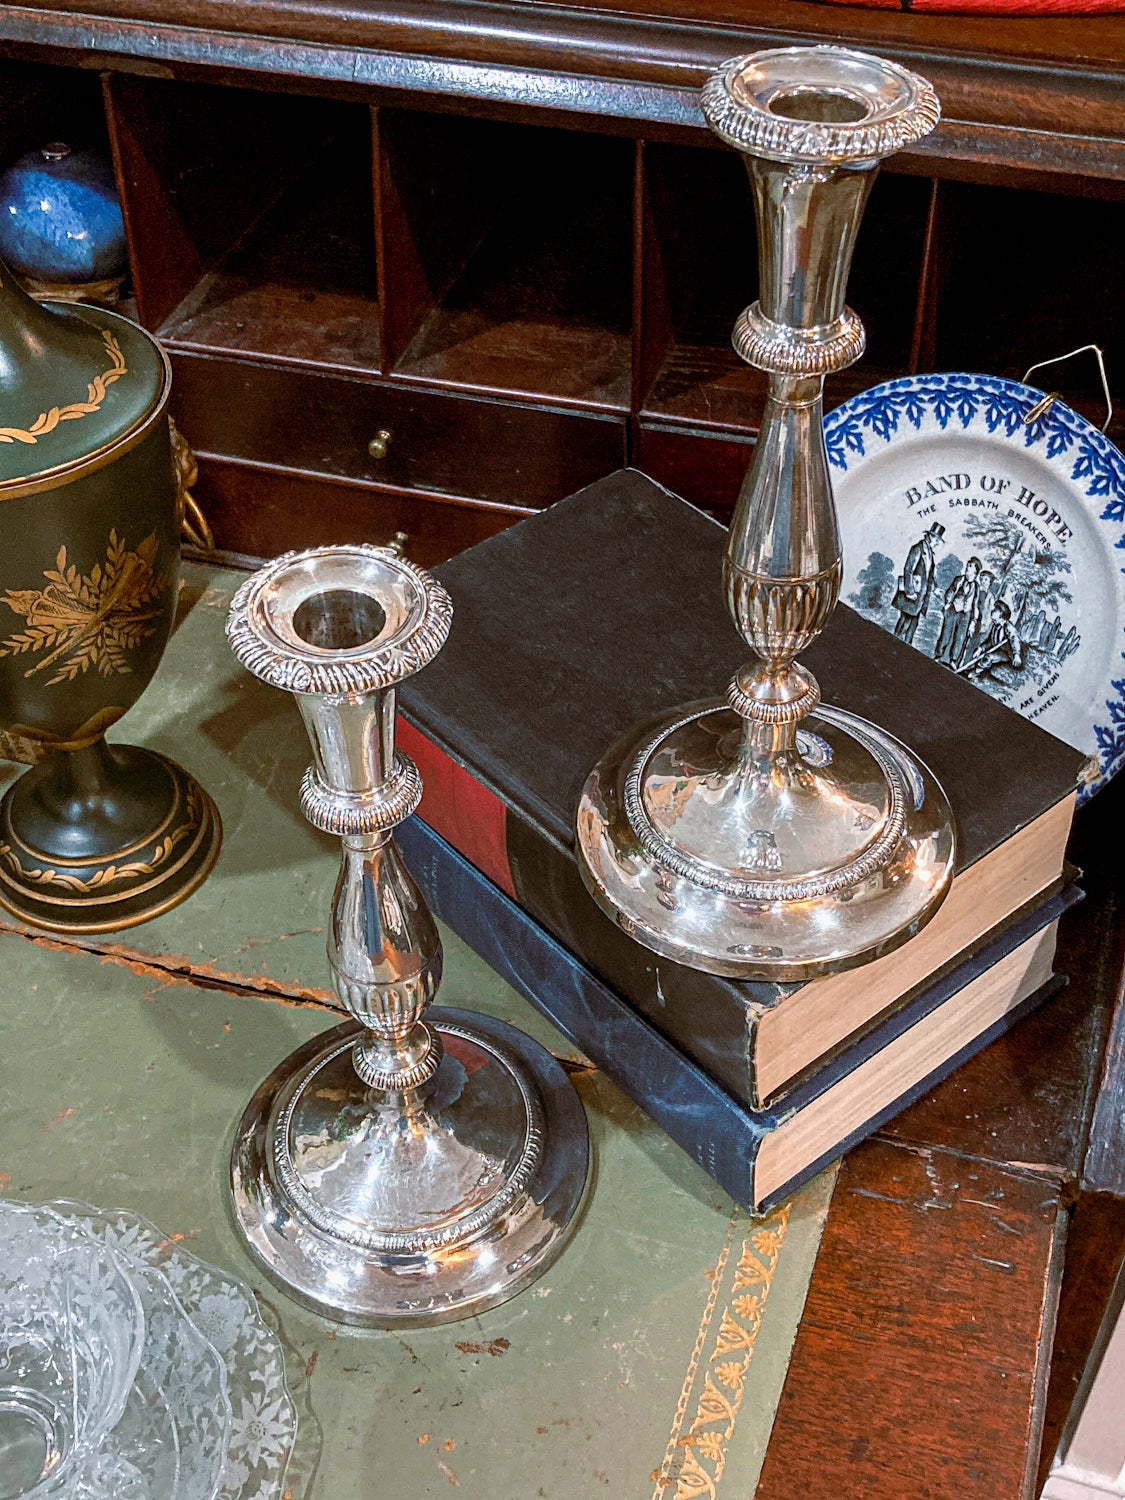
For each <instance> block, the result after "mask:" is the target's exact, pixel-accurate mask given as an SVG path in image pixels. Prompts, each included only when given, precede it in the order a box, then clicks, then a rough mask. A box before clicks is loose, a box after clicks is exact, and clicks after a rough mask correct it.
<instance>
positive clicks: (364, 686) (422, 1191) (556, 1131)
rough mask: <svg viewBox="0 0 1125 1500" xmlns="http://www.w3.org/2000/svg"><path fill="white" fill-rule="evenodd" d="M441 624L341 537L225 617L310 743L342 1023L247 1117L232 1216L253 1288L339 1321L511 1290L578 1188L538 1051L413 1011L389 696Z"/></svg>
mask: <svg viewBox="0 0 1125 1500" xmlns="http://www.w3.org/2000/svg"><path fill="white" fill-rule="evenodd" d="M451 615H452V606H451V604H450V601H449V596H448V595H447V594H446V592H445V590H444V589H443V588H442V587H441V585H440V584H439V583H438V582H437V581H436V580H435V579H433V578H431V577H430V576H429V574H427V573H424V572H423V571H422V570H421V569H420V568H416V567H414V566H412V565H411V564H410V563H408V562H405V561H404V560H403V559H401V558H400V557H398V556H396V554H395V553H394V552H392V551H390V550H389V549H383V548H377V547H368V546H352V547H322V548H317V549H315V550H313V551H310V552H303V553H289V554H288V555H287V556H285V557H280V558H278V559H277V560H276V561H275V562H272V563H270V564H269V565H268V566H267V567H265V568H263V569H261V571H260V572H258V573H255V574H254V575H253V577H252V578H250V579H248V580H247V582H246V583H244V584H243V585H242V587H241V588H240V589H239V590H238V592H237V594H236V595H235V597H234V600H233V602H232V604H231V609H230V617H229V619H228V622H227V634H228V636H229V638H230V642H231V646H232V648H233V650H234V653H235V655H236V656H237V657H238V659H239V660H240V661H241V662H242V664H243V665H244V666H245V667H248V668H249V670H250V671H251V672H253V673H254V674H255V676H257V677H260V678H261V679H262V680H263V681H264V682H267V683H270V684H272V685H273V686H274V687H280V688H285V689H288V691H290V692H292V693H293V694H294V695H295V697H296V699H297V704H298V706H299V708H300V710H301V715H302V717H303V719H304V722H305V728H306V729H307V731H308V734H309V739H310V740H311V742H312V751H313V764H312V765H311V766H310V767H309V769H308V771H307V772H306V774H305V779H304V782H303V783H302V786H301V807H302V810H303V812H304V814H305V816H306V817H307V818H308V819H309V821H310V822H311V823H313V824H315V826H316V827H317V828H321V829H324V830H325V831H326V832H329V833H333V834H338V835H339V836H340V838H341V840H342V843H343V859H342V862H341V866H340V876H339V880H338V881H337V885H336V895H335V899H334V901H333V906H332V918H331V925H330V928H329V938H328V964H329V968H330V970H331V974H332V982H333V985H334V986H335V989H336V993H337V994H338V995H339V997H340V1000H341V1002H342V1003H343V1005H344V1007H345V1008H346V1009H347V1010H348V1011H349V1012H350V1014H351V1015H352V1016H353V1017H354V1019H353V1020H352V1021H349V1022H346V1023H344V1024H343V1025H342V1026H337V1027H335V1028H334V1029H333V1030H331V1031H328V1032H326V1033H325V1034H324V1035H322V1036H319V1037H316V1038H314V1040H312V1041H311V1042H308V1043H306V1044H305V1046H303V1047H301V1048H299V1049H298V1050H297V1051H296V1052H294V1053H293V1054H292V1055H291V1056H290V1057H287V1058H286V1059H285V1061H284V1062H283V1063H281V1065H280V1066H279V1067H278V1068H277V1069H275V1071H274V1072H273V1073H272V1074H271V1075H270V1077H269V1078H267V1079H266V1080H265V1082H264V1083H263V1084H262V1085H261V1087H260V1088H259V1089H258V1091H257V1093H256V1094H255V1095H254V1098H253V1099H252V1100H251V1102H250V1104H249V1105H248V1106H247V1109H246V1112H245V1114H244V1115H243V1118H242V1122H241V1124H240V1125H239V1128H238V1133H237V1136H236V1139H235V1144H234V1150H233V1153H232V1158H231V1180H232V1187H233V1199H234V1212H235V1219H236V1222H237V1225H238V1227H239V1229H240V1230H241V1232H242V1234H243V1235H244V1236H245V1238H246V1241H247V1243H248V1245H249V1248H250V1250H251V1252H252V1253H253V1254H254V1255H255V1256H256V1257H257V1258H258V1260H259V1261H260V1262H261V1264H262V1266H263V1268H264V1270H265V1271H266V1273H267V1274H268V1275H269V1276H270V1277H272V1278H273V1279H274V1280H275V1281H277V1282H278V1283H279V1284H280V1285H282V1286H283V1287H285V1288H286V1289H287V1290H288V1291H289V1292H291V1293H292V1294H293V1295H294V1296H295V1297H296V1298H297V1299H298V1300H299V1301H301V1302H303V1303H305V1304H306V1305H307V1306H309V1307H312V1308H314V1309H315V1310H316V1311H318V1312H321V1313H324V1314H326V1315H327V1316H328V1317H331V1318H336V1319H339V1320H341V1321H343V1322H347V1323H361V1324H368V1325H371V1326H382V1327H387V1326H407V1325H411V1324H423V1323H439V1322H444V1321H447V1320H450V1319H453V1318H462V1317H468V1316H469V1315H470V1314H473V1313H478V1312H481V1311H483V1310H484V1309H485V1308H487V1307H492V1306H494V1305H495V1304H496V1303H498V1302H503V1301H504V1300H505V1299H506V1298H508V1297H511V1296H513V1295H514V1294H515V1293H516V1292H518V1291H519V1290H520V1289H521V1288H522V1287H524V1286H526V1285H527V1284H528V1283H529V1282H531V1281H533V1280H534V1279H535V1278H536V1277H537V1276H539V1275H540V1274H541V1273H542V1272H543V1271H544V1270H546V1268H547V1267H548V1266H549V1265H550V1264H551V1263H552V1261H553V1260H554V1259H555V1257H556V1256H557V1255H558V1254H559V1252H560V1250H561V1249H562V1247H563V1245H564V1244H565V1242H566V1238H567V1235H568V1233H569V1231H570V1229H571V1228H572V1227H573V1225H574V1222H575V1215H576V1213H577V1210H578V1207H579V1204H580V1202H581V1199H582V1194H583V1191H584V1188H585V1183H586V1178H587V1169H588V1164H589V1144H588V1137H587V1130H586V1117H585V1113H584V1111H583V1108H582V1105H581V1102H580V1101H579V1099H578V1096H577V1095H576V1094H575V1092H574V1090H573V1088H572V1087H571V1085H570V1082H569V1081H568V1079H567V1077H566V1075H565V1073H564V1072H563V1070H562V1068H561V1066H560V1065H559V1064H558V1063H557V1062H556V1061H555V1059H554V1058H552V1057H551V1056H550V1054H549V1053H548V1052H546V1051H545V1050H544V1049H543V1048H542V1047H540V1046H539V1045H538V1044H537V1043H535V1042H532V1041H531V1040H530V1039H529V1038H528V1037H525V1036H524V1035H523V1034H522V1033H521V1032H519V1031H517V1030H516V1029H515V1028H514V1027H512V1026H508V1025H506V1024H505V1023H503V1022H500V1021H493V1020H491V1019H490V1018H488V1017H485V1016H480V1015H469V1014H467V1013H465V1012H461V1011H455V1010H442V1011H439V1012H437V1013H436V1014H435V1013H433V1012H429V1011H428V1007H429V1004H430V1001H431V1000H432V999H433V997H434V994H435V992H436V990H437V987H438V982H439V980H440V978H441V967H442V949H441V940H440V938H439V936H438V931H437V928H436V926H435V925H434V921H433V918H432V917H431V915H430V913H429V911H428V910H427V908H426V905H425V902H424V901H423V899H422V896H421V894H420V892H419V890H418V888H417V886H416V885H415V883H414V881H413V880H412V878H411V876H410V874H409V872H408V871H407V869H406V867H405V865H404V864H403V863H402V860H401V857H400V855H399V853H398V850H397V848H396V847H395V842H394V838H393V835H392V831H393V829H394V827H395V825H396V824H398V823H401V822H402V820H403V819H404V818H406V817H408V816H409V815H410V813H411V812H413V810H414V808H415V807H416V806H417V804H418V800H419V798H420V796H421V790H422V788H421V782H420V780H419V777H418V772H417V770H416V769H415V767H414V765H413V763H412V762H411V761H410V760H409V759H408V757H406V756H405V755H403V754H402V753H401V752H400V751H396V749H395V745H394V728H395V685H396V684H397V683H399V682H401V681H402V680H403V679H404V678H406V677H409V676H410V675H411V674H412V673H414V672H416V671H418V670H420V669H421V668H422V667H424V666H425V665H426V663H427V662H428V661H430V660H431V659H432V658H433V657H434V656H435V655H436V654H437V652H438V651H439V650H440V649H441V646H442V644H443V642H444V641H445V638H446V636H447V634H448V632H449V623H450V618H451Z"/></svg>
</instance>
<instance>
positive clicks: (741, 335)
mask: <svg viewBox="0 0 1125 1500" xmlns="http://www.w3.org/2000/svg"><path fill="white" fill-rule="evenodd" d="M702 102H703V111H704V114H705V115H706V117H707V120H708V123H709V124H710V125H711V128H712V129H713V130H714V131H715V132H716V134H718V135H719V136H720V137H721V138H722V139H723V140H724V141H726V142H728V144H730V145H732V146H735V147H736V148H737V149H738V150H740V151H742V152H743V153H744V154H745V156H746V166H747V169H748V171H749V174H750V182H751V185H752V188H753V193H754V206H755V211H756V215H757V224H758V246H759V259H760V272H761V274H760V292H761V294H760V297H759V300H758V301H757V302H755V303H754V304H753V306H752V307H749V308H747V310H746V311H745V312H744V313H743V314H742V315H741V317H740V318H739V319H738V322H737V324H736V327H735V332H734V346H735V349H736V350H737V351H738V353H739V354H740V355H741V356H742V358H743V359H745V360H746V361H747V362H748V363H749V364H752V365H754V366H756V367H757V368H758V369H760V370H764V371H766V372H768V375H769V395H768V398H767V401H766V408H765V415H764V417H763V420H762V426H761V431H760V433H759V436H758V442H757V445H756V447H755V449H754V456H753V460H752V462H751V465H750V470H749V473H748V474H747V477H746V481H745V483H744V485H743V488H742V493H741V495H740V496H739V501H738V508H737V510H736V512H735V516H734V521H733V524H732V526H731V532H730V541H729V544H728V547H727V553H726V558H725V562H724V568H723V576H724V582H725V585H726V596H727V603H728V605H729V608H730V611H731V614H732V616H733V618H734V622H735V625H736V626H737V628H738V630H739V632H740V633H741V635H742V636H743V639H744V640H745V641H746V642H747V644H748V645H749V646H750V647H751V648H752V650H753V651H754V653H755V660H754V661H753V662H752V663H751V664H750V665H748V666H746V667H744V668H743V669H742V670H741V671H740V672H738V673H737V674H736V676H735V678H734V680H733V681H732V682H731V684H730V686H729V688H728V690H727V696H726V700H725V704H723V703H721V702H705V703H695V704H689V705H687V706H686V707H685V708H683V709H681V710H680V711H678V712H677V713H675V714H673V715H671V716H667V715H665V716H664V717H662V718H661V719H659V720H654V721H652V722H651V723H649V724H647V725H644V726H642V727H641V728H640V729H639V730H637V731H636V732H635V733H632V734H630V735H629V736H627V737H626V739H624V740H623V741H621V742H619V743H618V744H617V745H615V746H613V747H612V748H611V749H610V751H609V752H608V753H607V754H606V756H605V757H604V759H603V760H602V761H601V762H600V763H599V764H598V766H597V767H596V768H595V769H594V771H593V772H592V773H591V775H590V777H589V779H588V781H587V783H586V786H585V789H584V791H583V795H582V799H581V802H580V806H579V813H578V849H579V855H580V860H579V863H580V866H581V868H582V872H583V876H584V878H585V880H586V884H587V886H588V888H589V890H590V891H591V893H592V894H593V896H594V898H595V900H597V901H598V902H599V904H600V905H601V906H602V907H603V908H604V909H605V910H606V911H607V912H609V913H610V914H611V915H612V916H614V917H615V918H616V919H617V920H618V922H619V923H620V924H621V925H622V926H623V927H624V928H625V929H626V931H628V932H630V933H632V934H633V935H634V936H635V937H636V938H637V939H638V940H639V941H640V942H642V943H644V944H646V945H647V946H648V947H650V948H652V949H654V950H655V951H656V952H657V953H662V954H665V955H667V956H669V957H672V958H675V959H678V960H679V961H680V962H682V963H686V964H691V965H694V966H695V967H696V968H700V969H706V970H709V971H711V972H713V973H718V974H727V975H732V976H736V977H747V978H748V977H766V978H773V979H806V978H810V977H812V976H813V975H816V974H822V973H828V972H831V971H834V970H838V969H845V968H849V967H851V966H853V965H855V964H859V963H862V962H865V961H866V960H868V959H872V958H875V957H877V956H879V955H880V954H882V953H886V952H888V951H890V950H891V949H892V948H894V947H897V946H898V945H899V944H900V943H902V942H904V941H905V940H906V939H907V938H909V937H910V936H911V935H912V934H913V933H915V932H917V931H918V929H919V928H920V927H921V926H922V925H923V924H924V923H925V922H927V921H928V920H929V918H930V917H931V916H932V915H933V914H934V912H935V911H936V910H937V907H938V905H939V904H940V903H941V901H942V900H943V898H944V897H945V895H946V892H947V891H948V888H949V883H950V880H951V879H952V875H953V862H954V833H953V820H952V815H951V813H950V809H949V804H948V802H947V801H946V798H945V795H944V793H943V792H942V790H941V788H940V786H938V784H937V782H936V781H935V780H934V778H933V776H932V775H931V774H930V772H929V771H928V770H927V769H926V767H925V766H923V765H921V764H920V763H919V762H918V761H916V760H915V759H914V758H913V757H912V756H911V755H910V753H909V751H907V750H906V749H905V748H904V747H903V746H902V745H900V744H899V743H898V742H897V741H896V740H893V739H892V738H891V737H890V736H889V735H888V734H886V733H884V732H883V731H881V730H880V729H878V728H876V727H875V726H874V725H871V724H869V723H867V722H866V721H865V720H863V719H860V718H857V717H856V716H855V715H854V714H850V713H845V712H844V711H842V710H841V709H835V708H827V707H820V708H818V707H817V705H818V703H819V699H820V689H819V688H818V686H817V684H816V681H815V680H814V679H813V677H812V675H811V673H809V672H808V671H806V670H805V669H804V668H803V667H801V666H800V665H799V664H798V663H797V661H796V660H795V658H796V656H797V655H798V653H799V652H801V651H802V650H804V648H805V647H806V646H808V645H809V643H810V642H812V641H813V640H815V639H816V637H817V636H818V635H819V634H820V632H821V631H822V630H823V629H824V626H825V624H826V623H827V621H828V618H829V616H830V615H831V613H832V610H833V608H834V607H835V604H836V596H837V594H838V592H839V587H840V577H841V551H840V536H839V530H838V528H837V524H836V509H835V504H834V502H833V498H832V486H831V483H830V480H829V475H828V461H827V453H826V451H825V445H824V434H823V431H822V417H823V413H822V409H821V396H822V388H823V384H824V376H825V375H826V374H828V373H830V372H831V371H833V370H842V369H844V368H845V367H846V366H847V365H850V364H851V363H852V362H853V361H854V360H856V359H858V358H859V356H860V355H861V354H862V353H863V347H864V335H863V326H862V324H861V323H860V321H859V319H858V318H857V317H856V315H855V314H854V313H853V312H852V311H851V309H850V308H848V307H846V306H845V305H844V290H845V286H846V283H847V278H848V269H849V266H850V264H851V257H852V249H853V247H854V244H855V237H856V232H857V230H858V228H859V222H860V218H861V216H862V213H863V207H864V203H865V202H866V198H867V194H868V191H869V190H870V187H871V183H872V181H873V179H874V177H875V172H876V169H877V168H878V165H879V162H880V160H881V159H882V158H883V157H886V156H889V155H890V154H891V153H892V152H895V151H898V150H899V149H901V148H902V147H903V146H907V145H910V144H911V143H912V142H914V141H917V140H918V139H919V138H920V137H922V136H924V135H926V134H928V133H929V131H931V130H932V129H933V127H934V125H935V124H936V123H937V120H938V115H939V110H938V103H937V99H936V97H935V95H934V92H933V89H932V88H931V87H930V85H929V84H928V83H927V82H926V81H925V80H924V79H922V78H918V77H916V76H915V75H914V74H912V73H909V72H907V71H906V70H905V69H904V68H900V67H898V66H896V65H895V64H893V63H889V62H883V61H881V60H880V59H879V58H875V57H868V56H866V55H865V54H864V53H860V52H851V51H847V50H844V49H842V48H838V47H789V48H784V49H781V50H778V51H770V52H759V53H755V54H754V55H752V56H750V57H742V58H736V59H734V60H733V61H731V62H728V63H726V64H724V65H723V67H722V68H721V69H720V71H719V72H718V73H716V74H715V75H714V76H713V77H712V78H711V79H710V80H709V81H708V83H707V86H706V88H705V89H704V91H703V101H702ZM684 605H685V607H689V606H688V601H684ZM814 710H816V711H815V713H814Z"/></svg>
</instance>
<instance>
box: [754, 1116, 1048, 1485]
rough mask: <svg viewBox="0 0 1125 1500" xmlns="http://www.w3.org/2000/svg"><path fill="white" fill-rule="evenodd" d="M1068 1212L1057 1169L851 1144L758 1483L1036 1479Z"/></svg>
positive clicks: (1014, 1481)
mask: <svg viewBox="0 0 1125 1500" xmlns="http://www.w3.org/2000/svg"><path fill="white" fill-rule="evenodd" d="M1063 1218H1064V1216H1063V1215H1062V1214H1061V1213H1060V1208H1059V1186H1058V1182H1057V1179H1052V1178H1050V1177H1047V1176H1042V1177H1041V1176H1036V1175H1034V1174H1031V1173H1024V1172H1020V1171H1015V1170H1012V1169H1009V1168H1004V1167H1001V1166H997V1165H993V1164H989V1163H984V1162H972V1161H966V1160H965V1159H964V1158H961V1157H958V1156H954V1155H951V1154H949V1153H946V1152H943V1151H941V1150H937V1149H933V1150H931V1149H926V1150H922V1151H910V1150H907V1149H905V1148H904V1147H902V1146H899V1145H894V1144H892V1143H890V1142H888V1141H882V1140H874V1141H869V1142H868V1143H866V1144H865V1145H863V1146H861V1147H859V1148H858V1149H857V1150H856V1151H853V1152H852V1153H851V1154H850V1155H849V1156H848V1157H847V1158H846V1159H845V1161H844V1163H843V1165H842V1167H841V1169H840V1176H839V1180H838V1182H837V1186H836V1191H835V1193H834V1195H833V1199H832V1205H831V1208H830V1211H829V1215H828V1221H827V1223H826V1225H825V1230H824V1237H823V1239H822V1241H821V1245H820V1251H819V1254H818V1256H817V1261H816V1267H815V1270H814V1273H813V1277H812V1281H811V1283H810V1286H809V1292H808V1297H807V1299H806V1302H805V1310H804V1316H803V1318H802V1321H801V1327H800V1331H799V1333H798V1335H797V1340H796V1344H795V1345H794V1349H793V1356H792V1359H791V1362H790V1365H789V1372H788V1375H787V1377H786V1381H785V1387H784V1390H783V1392H782V1397H781V1402H780V1405H779V1407H778V1411H777V1418H776V1420H775V1422H774V1427H773V1433H772V1435H771V1438H770V1444H769V1448H768V1450H767V1453H766V1459H765V1465H764V1468H763V1470H762V1477H761V1481H760V1483H759V1486H758V1490H757V1492H756V1496H757V1500H808V1497H810V1496H818V1497H819V1496H826V1497H827V1496H841V1497H843V1496H847V1497H852V1496H855V1497H857V1500H858V1497H862V1500H952V1497H954V1496H956V1497H957V1500H970V1497H972V1500H1000V1497H1002V1500H1020V1497H1024V1496H1028V1495H1030V1493H1031V1480H1032V1476H1033V1474H1034V1467H1035V1461H1036V1459H1037V1456H1038V1449H1039V1444H1038V1436H1039V1428H1040V1423H1041V1420H1042V1402H1043V1394H1044V1386H1045V1378H1046V1371H1047V1364H1048V1360H1049V1356H1050V1344H1051V1328H1052V1326H1053V1319H1054V1304H1055V1298H1056V1295H1057V1288H1058V1279H1059V1260H1060V1252H1061V1249H1062V1243H1063V1233H1064V1230H1063V1222H1062V1221H1063ZM1029 1455H1030V1459H1029Z"/></svg>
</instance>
